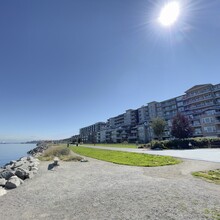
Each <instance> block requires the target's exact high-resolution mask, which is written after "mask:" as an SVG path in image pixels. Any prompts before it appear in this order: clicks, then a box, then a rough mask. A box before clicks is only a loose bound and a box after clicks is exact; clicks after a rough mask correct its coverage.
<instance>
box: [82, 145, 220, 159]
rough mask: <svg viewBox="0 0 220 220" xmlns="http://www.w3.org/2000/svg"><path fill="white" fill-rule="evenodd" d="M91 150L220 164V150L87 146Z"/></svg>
mask: <svg viewBox="0 0 220 220" xmlns="http://www.w3.org/2000/svg"><path fill="white" fill-rule="evenodd" d="M86 147H90V148H98V149H106V150H116V151H125V152H134V153H142V154H154V155H164V156H173V157H179V158H184V159H191V160H202V161H210V162H218V163H220V149H194V150H157V151H153V150H148V149H134V148H117V147H101V146H100V147H99V146H86Z"/></svg>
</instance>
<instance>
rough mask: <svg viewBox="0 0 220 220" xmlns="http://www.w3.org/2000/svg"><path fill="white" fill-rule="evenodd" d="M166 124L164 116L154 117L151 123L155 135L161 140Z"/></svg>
mask: <svg viewBox="0 0 220 220" xmlns="http://www.w3.org/2000/svg"><path fill="white" fill-rule="evenodd" d="M165 126H166V122H165V121H164V120H163V119H162V118H154V119H153V120H152V123H151V127H152V129H153V132H154V135H155V136H156V137H157V138H158V139H159V140H161V138H162V136H163V132H164V129H165Z"/></svg>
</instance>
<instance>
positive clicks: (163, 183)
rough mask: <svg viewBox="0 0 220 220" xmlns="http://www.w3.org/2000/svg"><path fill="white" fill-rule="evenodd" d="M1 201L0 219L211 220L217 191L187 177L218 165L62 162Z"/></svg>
mask: <svg viewBox="0 0 220 220" xmlns="http://www.w3.org/2000/svg"><path fill="white" fill-rule="evenodd" d="M48 164H49V163H48V162H41V164H40V165H39V173H38V174H37V175H36V176H35V177H34V178H33V179H30V180H27V181H25V183H24V184H23V185H22V186H20V187H19V188H17V189H15V190H11V191H8V193H7V194H6V195H4V196H2V197H0V219H2V220H14V219H15V220H19V219H59V220H61V219H77V220H78V219H86V220H87V219H94V220H104V219H106V220H107V219H108V220H109V219H114V220H118V219H135V220H137V219H143V220H146V219H154V220H155V219H162V220H166V219H169V220H171V219H178V220H181V219H183V220H186V219H193V220H195V219H199V220H200V219H201V220H202V219H212V216H214V215H215V214H216V213H217V212H218V213H220V186H219V185H215V184H212V183H208V182H206V181H203V180H201V179H197V178H194V177H192V176H191V175H190V173H191V172H192V171H199V170H207V169H216V168H220V163H211V162H203V161H192V160H184V161H183V163H181V164H178V165H174V166H164V167H153V168H148V167H131V166H124V165H116V164H112V163H108V162H104V161H98V160H95V159H90V158H89V162H88V163H81V162H61V163H60V164H61V165H60V166H59V167H58V168H57V169H56V170H54V171H48V170H47V167H48Z"/></svg>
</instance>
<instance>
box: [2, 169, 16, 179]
mask: <svg viewBox="0 0 220 220" xmlns="http://www.w3.org/2000/svg"><path fill="white" fill-rule="evenodd" d="M12 176H14V172H13V171H11V170H4V171H2V172H1V173H0V178H4V179H6V180H8V179H10V178H11V177H12Z"/></svg>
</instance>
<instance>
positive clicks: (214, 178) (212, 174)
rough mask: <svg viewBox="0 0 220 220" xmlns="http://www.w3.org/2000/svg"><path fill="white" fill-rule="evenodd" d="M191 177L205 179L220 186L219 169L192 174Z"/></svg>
mask: <svg viewBox="0 0 220 220" xmlns="http://www.w3.org/2000/svg"><path fill="white" fill-rule="evenodd" d="M192 175H193V176H195V177H199V178H202V179H205V180H207V181H209V182H213V183H216V184H220V169H217V170H209V171H199V172H193V173H192Z"/></svg>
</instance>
